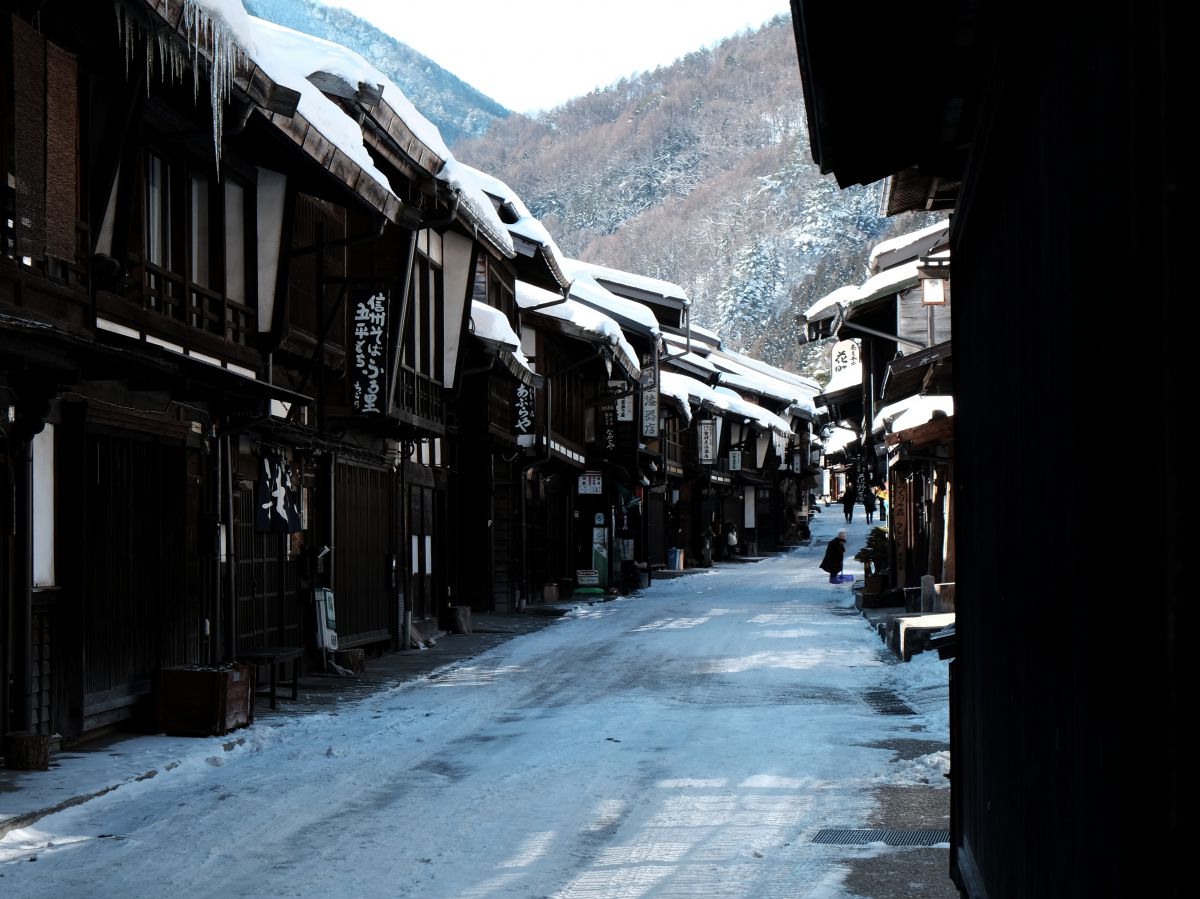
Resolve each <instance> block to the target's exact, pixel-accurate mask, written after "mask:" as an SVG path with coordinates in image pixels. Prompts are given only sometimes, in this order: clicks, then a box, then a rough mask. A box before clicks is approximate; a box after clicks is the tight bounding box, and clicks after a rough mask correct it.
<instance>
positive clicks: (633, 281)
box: [575, 260, 691, 306]
mask: <svg viewBox="0 0 1200 899" xmlns="http://www.w3.org/2000/svg"><path fill="white" fill-rule="evenodd" d="M575 266H576V270H577V271H584V272H587V273H588V274H589V275H591V276H592V278H593V279H595V280H597V281H611V282H612V283H614V284H620V285H622V286H624V287H632V288H634V289H636V290H641V291H643V292H645V293H651V294H657V295H658V296H660V297H663V298H670V299H673V300H679V301H681V302H682V303H683V304H684V305H685V306H687V305H689V304H690V303H691V300H689V299H688V295H687V292H686V291H684V289H683V288H682V287H680V286H679V285H678V284H673V283H672V282H670V281H663V280H662V279H660V278H650V277H647V276H646V275H636V274H634V273H633V272H626V271H621V270H620V269H615V268H608V267H607V266H603V265H596V264H595V263H594V262H581V261H579V260H575Z"/></svg>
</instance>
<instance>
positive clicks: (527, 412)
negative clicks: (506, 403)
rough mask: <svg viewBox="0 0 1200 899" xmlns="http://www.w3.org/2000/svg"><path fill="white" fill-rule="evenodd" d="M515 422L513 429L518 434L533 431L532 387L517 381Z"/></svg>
mask: <svg viewBox="0 0 1200 899" xmlns="http://www.w3.org/2000/svg"><path fill="white" fill-rule="evenodd" d="M514 410H515V412H516V419H517V420H516V423H515V424H514V426H513V427H514V429H515V430H516V432H517V434H518V435H522V434H532V433H533V388H532V387H530V386H529V385H528V384H525V383H523V382H520V381H518V382H517V401H516V403H515V404H514Z"/></svg>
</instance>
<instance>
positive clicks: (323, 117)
mask: <svg viewBox="0 0 1200 899" xmlns="http://www.w3.org/2000/svg"><path fill="white" fill-rule="evenodd" d="M204 2H208V3H212V2H214V0H204ZM237 5H238V6H239V7H241V4H240V3H238V4H237ZM242 12H243V15H245V10H244V9H243V10H242ZM245 21H246V23H247V25H246V28H247V34H248V37H249V40H250V42H251V44H252V46H254V47H256V48H257V49H255V50H250V49H247V50H246V52H247V53H248V54H250V56H251V58H252V59H253V60H254V61H255V62H256V63H258V65H259V67H260V68H261V69H262V70H263V72H265V73H266V74H267V76H268V77H270V79H271V80H272V81H274V82H276V83H278V84H282V85H284V86H285V87H290V88H292V89H293V90H296V91H299V92H300V103H299V105H298V106H297V107H296V111H297V113H299V114H300V115H301V116H303V117H304V119H305V120H306V121H307V122H308V123H309V125H311V126H312V127H313V128H315V129H316V130H317V131H319V132H320V133H321V135H322V136H323V137H324V138H325V139H326V140H328V141H329V142H330V143H331V144H333V145H334V146H335V147H337V148H338V149H339V150H341V151H342V152H343V153H345V154H346V156H348V157H349V158H350V159H351V160H352V161H353V162H354V164H355V165H357V166H358V167H359V168H360V169H362V170H363V172H365V173H366V174H368V175H369V176H370V177H371V178H372V179H374V180H375V181H377V182H379V184H380V185H382V186H383V187H384V188H386V189H387V192H388V193H389V194H393V196H394V193H393V191H392V187H391V184H390V183H389V182H388V179H387V176H385V175H384V174H383V172H381V171H379V169H377V168H376V167H375V162H374V160H372V159H371V154H370V153H368V152H367V148H366V145H365V144H364V143H363V134H362V127H361V126H360V125H359V124H358V122H356V121H355V120H354V119H352V118H351V117H350V116H348V115H346V113H345V112H344V111H343V110H342V108H341V107H340V106H338V104H336V103H334V102H333V101H332V100H330V99H329V98H328V97H326V96H325V94H323V93H322V92H321V90H320V88H318V87H317V86H316V85H315V84H313V83H312V82H311V81H309V80H308V76H309V75H312V74H313V73H315V72H321V71H331V70H332V74H336V75H338V76H339V77H343V78H346V79H348V80H352V83H353V84H355V85H357V84H359V83H360V82H366V83H374V84H384V91H385V93H389V97H388V99H389V100H391V99H392V97H394V96H396V95H400V89H399V88H397V87H395V86H394V85H390V84H387V83H385V82H387V79H386V78H384V76H383V75H382V74H380V72H379V70H378V69H376V68H375V67H374V66H372V65H371V64H370V63H368V62H367V61H366V60H364V59H363V58H362V57H361V56H358V54H356V53H354V52H353V51H351V50H347V49H346V48H345V47H339V46H338V45H337V44H333V43H330V42H329V41H323V40H321V39H320V38H316V37H312V36H311V35H307V34H302V33H301V32H299V31H293V30H291V29H290V28H284V27H283V26H282V25H276V24H274V23H273V22H267V21H266V20H264V19H256V18H254V17H252V16H245ZM239 39H240V38H239ZM429 127H430V128H432V127H433V126H432V125H430V126H429ZM434 130H435V131H436V129H434ZM438 143H441V140H440V138H439V139H438Z"/></svg>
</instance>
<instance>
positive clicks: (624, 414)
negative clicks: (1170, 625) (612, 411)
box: [608, 381, 633, 421]
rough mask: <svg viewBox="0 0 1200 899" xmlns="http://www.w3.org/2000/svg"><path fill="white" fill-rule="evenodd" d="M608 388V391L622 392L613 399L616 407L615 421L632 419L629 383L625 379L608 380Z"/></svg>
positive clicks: (631, 395)
mask: <svg viewBox="0 0 1200 899" xmlns="http://www.w3.org/2000/svg"><path fill="white" fill-rule="evenodd" d="M608 390H609V392H610V393H620V394H622V396H618V397H615V398H614V399H613V403H614V404H615V406H616V409H617V421H633V394H632V393H630V392H629V385H628V384H627V383H626V382H625V381H609V382H608Z"/></svg>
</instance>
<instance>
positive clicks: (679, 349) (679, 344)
mask: <svg viewBox="0 0 1200 899" xmlns="http://www.w3.org/2000/svg"><path fill="white" fill-rule="evenodd" d="M663 340H664V341H665V342H666V344H667V354H668V355H669V356H671V357H672V358H671V359H669V360H667V363H666V364H667V365H670V364H671V363H672V362H682V363H685V364H687V365H690V366H692V367H693V368H699V369H701V370H702V371H707V372H711V373H713V374H716V373H717V371H718V369H717V367H716V366H715V365H713V364H712V363H711V362H709V361H708V359H707V358H705V357H704V356H701V355H700V354H699V353H695V352H691V351H689V350H688V348H687V340H686V339H685V338H683V337H679V336H677V335H675V334H664V335H663ZM694 346H695V344H693V347H694ZM660 361H662V360H660Z"/></svg>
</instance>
